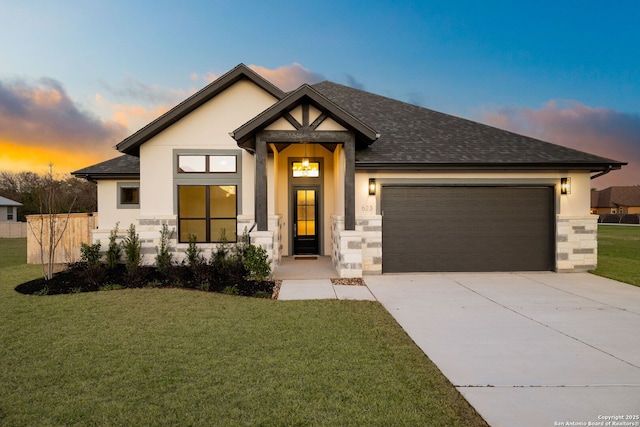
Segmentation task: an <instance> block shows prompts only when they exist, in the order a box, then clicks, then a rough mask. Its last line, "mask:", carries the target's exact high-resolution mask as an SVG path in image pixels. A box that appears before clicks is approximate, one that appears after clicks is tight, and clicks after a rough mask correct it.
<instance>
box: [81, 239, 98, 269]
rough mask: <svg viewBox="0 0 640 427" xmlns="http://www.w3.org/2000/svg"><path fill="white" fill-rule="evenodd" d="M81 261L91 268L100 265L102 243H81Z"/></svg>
mask: <svg viewBox="0 0 640 427" xmlns="http://www.w3.org/2000/svg"><path fill="white" fill-rule="evenodd" d="M80 261H81V262H83V263H86V264H88V265H90V266H95V265H98V264H99V263H100V242H98V243H94V244H93V245H88V244H86V243H81V244H80Z"/></svg>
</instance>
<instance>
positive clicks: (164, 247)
mask: <svg viewBox="0 0 640 427" xmlns="http://www.w3.org/2000/svg"><path fill="white" fill-rule="evenodd" d="M172 237H173V230H169V227H168V226H167V224H162V230H161V231H160V247H157V246H156V253H157V255H156V267H158V271H160V273H161V274H163V275H166V274H167V272H168V271H169V267H171V263H172V262H173V255H172V254H171V252H169V247H170V240H171V238H172Z"/></svg>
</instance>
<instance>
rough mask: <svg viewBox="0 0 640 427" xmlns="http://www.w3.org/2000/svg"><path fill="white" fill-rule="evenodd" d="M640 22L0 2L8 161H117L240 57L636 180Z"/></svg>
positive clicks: (1, 99) (0, 90) (520, 7)
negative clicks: (122, 150)
mask: <svg viewBox="0 0 640 427" xmlns="http://www.w3.org/2000/svg"><path fill="white" fill-rule="evenodd" d="M639 23H640V3H639V2H637V1H634V0H623V1H619V2H615V3H604V2H600V1H598V2H596V1H580V2H578V1H561V2H558V1H546V0H543V1H537V2H531V3H525V2H522V1H509V2H508V1H483V2H475V1H473V2H472V1H459V2H455V1H449V2H443V1H428V0H423V1H394V2H391V1H325V2H298V3H296V2H290V1H286V2H285V1H270V2H267V1H264V2H263V1H243V2H237V1H199V2H196V1H188V0H187V1H181V2H170V1H153V2H152V1H120V0H111V1H103V2H97V1H87V0H83V1H75V0H73V1H71V0H70V1H51V0H49V1H31V0H19V1H16V0H0V40H3V43H2V45H1V46H0V170H4V169H19V168H20V167H21V166H23V168H24V167H29V166H28V164H29V162H34V161H37V162H40V163H44V166H43V167H44V168H45V169H46V164H47V163H48V161H46V160H45V157H46V156H49V157H52V158H54V159H52V160H53V161H54V163H57V164H58V165H60V168H61V169H62V170H63V171H64V170H65V169H68V170H72V169H74V168H75V169H79V168H81V167H84V166H87V165H89V164H91V163H95V162H96V161H100V160H104V159H107V158H111V157H114V156H115V155H117V152H115V151H111V147H112V146H113V145H115V143H117V142H119V140H121V139H122V138H124V137H125V136H127V135H128V134H130V133H132V132H134V131H135V130H137V129H138V128H139V127H140V126H142V125H144V124H146V123H147V122H148V121H150V120H151V119H153V118H154V117H155V116H157V115H158V114H161V113H162V112H164V111H166V110H167V109H168V108H170V107H171V106H173V105H175V104H176V103H178V102H180V101H181V100H183V99H184V98H186V97H187V96H188V95H190V94H191V93H193V92H194V91H196V90H198V89H201V88H202V87H203V86H204V85H205V84H207V83H208V82H210V81H211V79H213V78H215V77H216V76H219V75H221V74H223V73H224V72H226V71H228V70H230V69H231V68H233V67H234V66H235V65H237V64H238V63H241V62H242V63H245V64H247V65H255V66H257V67H262V68H257V70H259V71H260V70H261V71H262V72H263V73H265V74H268V76H270V77H272V78H274V79H277V80H278V82H280V84H282V85H286V84H288V83H290V84H292V85H295V84H299V82H301V81H310V82H315V81H318V80H324V79H328V80H332V81H334V82H337V83H342V84H347V85H351V86H354V87H358V88H362V89H365V90H367V91H370V92H374V93H378V94H381V95H385V96H390V97H393V98H396V99H400V100H403V101H407V102H411V103H415V104H419V105H422V106H425V107H427V108H431V109H434V110H438V111H442V112H445V113H449V114H454V115H457V116H461V117H465V118H469V119H472V120H476V121H480V122H484V123H487V124H492V125H495V126H498V127H502V128H506V129H509V130H513V131H516V132H518V133H524V134H527V135H531V136H534V137H538V138H541V139H544V140H547V141H550V142H555V143H560V144H563V145H567V146H571V147H573V148H578V149H583V150H585V151H589V152H592V153H595V154H600V155H604V156H606V157H610V158H614V159H617V160H623V161H628V162H630V164H629V166H627V167H626V168H624V170H623V171H621V172H614V173H611V174H609V175H608V176H606V177H603V178H599V179H598V180H597V181H594V186H596V187H599V188H600V187H604V186H607V185H635V184H640V167H639V166H638V164H637V163H638V162H640V101H639V99H640V54H638V52H640V31H638V24H639ZM285 89H288V88H285ZM3 116H4V119H3ZM79 147H82V150H79ZM56 150H59V151H56ZM3 152H4V154H3ZM36 152H37V153H39V154H42V155H43V156H44V157H43V156H35V155H34V154H33V153H36ZM57 152H63V153H64V158H63V159H62V158H60V157H56V153H57ZM31 167H33V168H37V167H38V166H37V165H33V166H31Z"/></svg>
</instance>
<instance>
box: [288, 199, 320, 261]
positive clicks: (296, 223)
mask: <svg viewBox="0 0 640 427" xmlns="http://www.w3.org/2000/svg"><path fill="white" fill-rule="evenodd" d="M293 206H294V207H293V253H294V255H317V254H318V247H319V245H318V231H319V230H318V228H319V227H318V225H319V224H318V188H317V187H294V188H293Z"/></svg>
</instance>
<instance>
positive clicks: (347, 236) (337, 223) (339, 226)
mask: <svg viewBox="0 0 640 427" xmlns="http://www.w3.org/2000/svg"><path fill="white" fill-rule="evenodd" d="M344 225H345V224H344V216H342V215H332V216H331V260H332V261H333V266H334V267H335V269H336V270H337V271H338V274H339V275H340V277H345V278H346V277H362V231H359V230H345V229H344Z"/></svg>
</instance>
